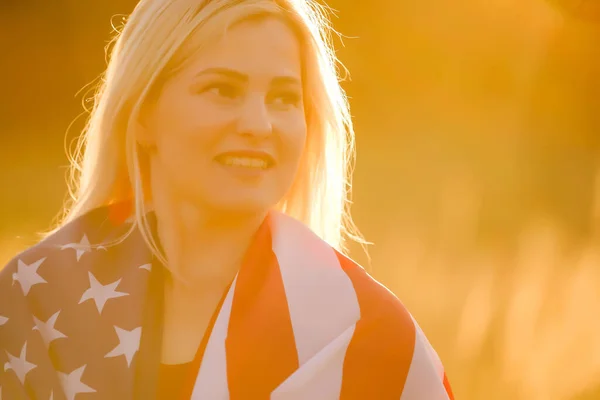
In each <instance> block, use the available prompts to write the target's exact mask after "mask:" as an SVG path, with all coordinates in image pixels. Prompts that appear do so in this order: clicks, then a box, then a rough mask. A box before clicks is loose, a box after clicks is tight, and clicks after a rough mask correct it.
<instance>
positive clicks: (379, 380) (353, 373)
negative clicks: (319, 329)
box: [338, 253, 416, 400]
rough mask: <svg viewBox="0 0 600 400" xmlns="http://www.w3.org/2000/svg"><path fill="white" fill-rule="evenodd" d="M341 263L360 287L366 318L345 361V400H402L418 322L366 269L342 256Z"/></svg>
mask: <svg viewBox="0 0 600 400" xmlns="http://www.w3.org/2000/svg"><path fill="white" fill-rule="evenodd" d="M338 259H339V262H340V265H341V266H342V268H343V270H344V271H345V272H346V274H347V275H348V277H349V278H350V280H351V281H352V284H353V285H354V289H355V290H356V295H357V297H358V302H359V306H360V312H361V319H360V320H359V321H358V323H357V324H356V330H355V332H354V336H353V338H352V340H351V342H350V345H349V347H348V350H347V352H346V358H345V360H344V371H343V373H344V375H343V381H342V389H341V396H340V399H341V400H352V399H399V398H400V396H401V395H402V390H403V389H404V384H405V382H406V378H407V376H408V370H409V368H410V364H411V361H412V356H413V351H414V346H415V335H416V331H415V325H414V323H413V321H412V318H411V316H410V314H409V313H408V311H407V310H406V309H405V308H404V306H403V305H402V303H400V301H399V300H398V298H396V296H394V295H393V294H392V293H391V292H390V291H389V290H387V289H386V288H385V287H384V286H382V285H380V284H379V283H377V282H376V281H375V280H374V279H373V278H371V277H370V276H369V275H368V274H367V272H366V271H365V270H364V269H363V268H361V267H360V266H359V265H357V264H356V263H354V262H353V261H352V260H350V259H349V258H347V257H345V256H343V255H341V254H339V253H338Z"/></svg>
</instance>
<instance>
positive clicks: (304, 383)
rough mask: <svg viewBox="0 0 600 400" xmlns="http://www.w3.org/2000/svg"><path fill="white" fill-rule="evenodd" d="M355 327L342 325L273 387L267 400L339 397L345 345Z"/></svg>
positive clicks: (323, 399) (324, 399)
mask: <svg viewBox="0 0 600 400" xmlns="http://www.w3.org/2000/svg"><path fill="white" fill-rule="evenodd" d="M355 328H356V325H352V326H351V327H350V328H348V329H346V330H345V331H344V333H342V334H341V335H340V336H338V337H337V338H336V339H335V340H334V341H333V342H331V343H329V345H327V346H326V347H325V348H324V349H323V350H321V351H320V352H319V353H317V355H316V356H314V357H313V358H311V359H310V360H308V361H307V362H306V363H305V364H304V365H303V366H302V367H300V368H299V369H298V370H297V371H296V372H294V373H293V374H292V375H291V376H290V377H289V378H287V379H286V380H285V381H284V382H283V383H282V384H281V385H280V386H279V387H278V388H277V389H276V390H275V391H273V393H272V395H271V400H306V399H320V400H337V399H339V398H340V390H341V387H342V375H343V367H344V359H345V356H346V349H347V348H348V344H349V343H350V340H351V339H352V336H353V335H354V329H355Z"/></svg>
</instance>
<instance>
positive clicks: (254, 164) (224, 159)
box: [215, 153, 275, 169]
mask: <svg viewBox="0 0 600 400" xmlns="http://www.w3.org/2000/svg"><path fill="white" fill-rule="evenodd" d="M215 161H217V162H218V163H219V164H221V165H224V166H227V167H238V168H252V169H269V168H272V167H273V166H274V165H275V161H274V160H273V157H271V156H270V155H268V154H266V153H264V154H241V153H240V154H234V153H226V154H220V155H218V156H217V157H215Z"/></svg>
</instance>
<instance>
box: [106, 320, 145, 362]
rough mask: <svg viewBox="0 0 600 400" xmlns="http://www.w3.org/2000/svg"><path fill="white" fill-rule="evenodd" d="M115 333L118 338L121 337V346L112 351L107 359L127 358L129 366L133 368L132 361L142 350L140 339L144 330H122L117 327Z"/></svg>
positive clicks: (139, 328)
mask: <svg viewBox="0 0 600 400" xmlns="http://www.w3.org/2000/svg"><path fill="white" fill-rule="evenodd" d="M115 331H116V332H117V336H118V337H119V344H118V345H117V347H115V348H114V349H112V350H111V351H110V352H109V353H108V354H107V355H105V356H104V357H105V358H108V357H118V356H125V359H126V360H127V366H128V367H129V366H131V360H133V356H134V355H135V353H137V351H138V350H139V349H140V338H141V336H142V328H141V327H138V328H135V329H133V330H131V331H128V330H125V329H121V328H119V327H118V326H115Z"/></svg>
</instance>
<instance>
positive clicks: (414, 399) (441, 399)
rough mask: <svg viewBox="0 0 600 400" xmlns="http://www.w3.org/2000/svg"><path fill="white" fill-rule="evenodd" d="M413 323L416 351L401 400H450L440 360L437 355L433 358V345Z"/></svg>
mask: <svg viewBox="0 0 600 400" xmlns="http://www.w3.org/2000/svg"><path fill="white" fill-rule="evenodd" d="M413 323H414V324H415V350H414V352H413V358H412V360H411V363H410V369H409V370H408V376H407V377H406V382H405V384H404V390H403V391H402V395H401V396H400V400H421V399H427V400H449V398H448V393H447V392H446V389H445V388H444V382H443V373H444V372H443V369H442V372H441V375H440V371H439V368H440V365H441V363H440V361H439V358H438V357H437V355H436V356H435V357H432V353H431V350H432V348H431V345H430V344H429V342H428V341H427V338H426V337H425V335H424V334H423V331H421V328H420V327H419V325H418V324H417V322H416V321H415V320H414V319H413ZM442 368H443V367H442Z"/></svg>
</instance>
